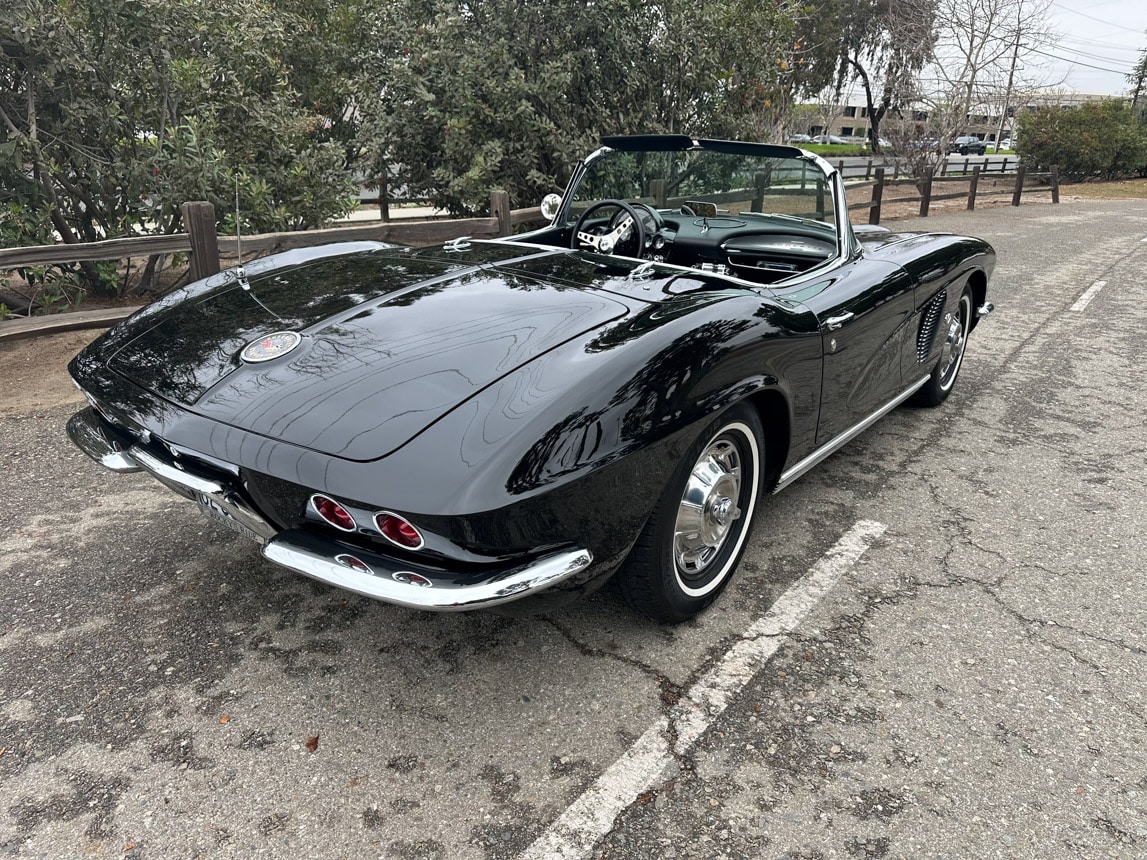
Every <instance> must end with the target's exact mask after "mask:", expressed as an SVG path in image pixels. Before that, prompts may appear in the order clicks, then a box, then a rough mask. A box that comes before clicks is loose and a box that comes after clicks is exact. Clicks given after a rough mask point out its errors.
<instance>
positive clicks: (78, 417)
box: [68, 406, 140, 473]
mask: <svg viewBox="0 0 1147 860" xmlns="http://www.w3.org/2000/svg"><path fill="white" fill-rule="evenodd" d="M68 438H70V439H71V440H72V442H74V443H75V445H76V447H77V448H79V449H80V450H81V451H83V452H84V453H85V454H87V455H88V456H89V457H91V458H92V459H93V460H95V461H96V462H97V463H99V464H100V465H101V466H103V467H104V468H105V469H111V471H113V472H120V473H126V472H138V471H139V470H140V466H139V464H138V463H136V461H135V460H133V459H132V457H131V455H130V454H128V448H130V447H131V442H130V440H128V439H127V438H126V437H124V438H120V436H119V434H117V433H116V432H115V430H114V429H113V428H112V427H111V426H110V425H109V424H107V422H105V421H104V420H103V419H102V418H100V417H99V415H98V414H97V413H96V411H95V410H94V409H93V408H92V407H90V406H89V407H87V408H86V409H81V410H80V411H79V412H77V413H76V414H75V415H73V416H72V417H71V418H69V419H68Z"/></svg>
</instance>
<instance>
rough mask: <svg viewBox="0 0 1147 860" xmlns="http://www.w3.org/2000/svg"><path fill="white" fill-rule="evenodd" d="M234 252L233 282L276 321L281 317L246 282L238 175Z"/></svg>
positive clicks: (237, 179) (237, 175)
mask: <svg viewBox="0 0 1147 860" xmlns="http://www.w3.org/2000/svg"><path fill="white" fill-rule="evenodd" d="M235 251H236V253H238V255H239V262H238V263H237V264H236V265H235V280H236V281H237V282H238V283H239V287H240V288H241V289H242V290H243V291H244V292H245V293H247V295H249V296H250V297H251V298H253V299H254V300H255V304H257V305H258V306H259V307H261V308H262V309H263V310H265V311H266V312H267V313H269V314H270V315H271V316H273V317H274V318H275V319H277V320H281V319H282V317H281V316H279V315H278V314H277V313H275V312H274V311H273V310H271V309H270V308H269V307H267V306H266V305H265V304H263V303H262V302H261V301H259V297H258V296H257V295H255V291H254V290H252V289H251V282H250V281H248V280H247V270H246V269H244V268H243V227H242V224H241V222H240V218H239V174H238V172H236V174H235Z"/></svg>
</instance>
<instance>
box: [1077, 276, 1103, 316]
mask: <svg viewBox="0 0 1147 860" xmlns="http://www.w3.org/2000/svg"><path fill="white" fill-rule="evenodd" d="M1106 286H1107V281H1096V282H1095V283H1094V284H1092V285H1091V286H1090V287H1088V288H1087V292H1085V293H1084V294H1083V295H1082V296H1080V297H1079V298H1078V299H1076V300H1075V304H1074V305H1072V306H1071V309H1072V310H1073V311H1081V310H1083V309H1084V308H1086V307H1087V306H1088V305H1089V304H1091V300H1092V299H1094V298H1095V294H1096V293H1098V292H1099V291H1100V290H1102V289H1103V288H1104V287H1106Z"/></svg>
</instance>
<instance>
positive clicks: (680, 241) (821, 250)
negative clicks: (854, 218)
mask: <svg viewBox="0 0 1147 860" xmlns="http://www.w3.org/2000/svg"><path fill="white" fill-rule="evenodd" d="M603 143H604V144H605V146H603V147H602V149H600V150H598V151H597V152H595V153H594V154H593V155H591V156H590V157H589V158H587V159H586V160H585V161H584V162H583V163H582V164H581V165H580V167H579V169H578V170H577V171H576V172H575V174H574V176H573V178H572V179H571V182H570V186H569V188H568V189H567V190H566V194H565V195H564V197H563V198H561V200H560V202H558V200H557V198H556V196H555V198H554V201H553V203H552V205H553V206H554V208H555V210H556V214H555V215H554V220H553V222H552V223H551V225H550V227H549V228H547V229H545V230H542V231H537V233H535V234H533V235H532V236H531V237H530V238H532V239H533V240H534V241H540V242H542V243H544V244H552V245H565V246H568V247H570V248H573V249H575V250H586V251H590V252H593V253H597V254H606V255H618V256H623V257H628V258H633V259H640V260H646V261H650V262H657V263H668V264H671V265H677V266H682V267H685V268H690V269H701V270H704V271H709V272H716V273H719V274H724V275H729V276H733V277H736V278H740V279H743V280H748V281H751V282H754V283H761V284H771V283H776V282H778V281H783V280H785V279H788V278H791V277H794V276H796V275H798V274H800V273H802V272H806V271H809V270H811V269H815V268H818V267H820V266H823V265H826V264H828V263H830V262H831V261H834V260H836V259H837V258H838V257H839V256H840V255H841V254H842V248H843V247H845V244H844V243H842V242H841V241H840V236H841V233H842V231H843V230H846V229H847V228H846V227H842V225H847V220H846V219H843V218H841V217H839V216H840V215H841V210H842V209H843V206H842V201H843V192H842V190H841V189H840V188H839V187H838V186H839V179H838V178H836V177H835V175H834V173H833V171H832V168H831V167H830V166H829V165H828V164H826V163H825V162H823V161H822V160H820V159H819V158H817V157H816V156H812V155H810V154H809V153H806V152H803V151H801V150H799V149H795V148H793V147H787V146H771V145H766V144H745V143H734V142H729V141H712V140H700V141H694V140H692V139H691V138H687V137H684V136H681V135H657V136H641V137H636V138H635V137H620V138H606V139H604V141H603Z"/></svg>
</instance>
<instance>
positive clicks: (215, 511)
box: [196, 493, 267, 544]
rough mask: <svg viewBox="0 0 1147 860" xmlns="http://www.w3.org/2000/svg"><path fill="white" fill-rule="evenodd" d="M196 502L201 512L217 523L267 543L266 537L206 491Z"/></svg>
mask: <svg viewBox="0 0 1147 860" xmlns="http://www.w3.org/2000/svg"><path fill="white" fill-rule="evenodd" d="M196 502H197V503H198V505H199V511H200V513H202V514H203V515H204V516H205V517H207V519H209V520H215V522H217V523H222V524H223V525H225V526H227V528H229V529H231V531H233V532H236V533H238V534H241V535H243V537H245V538H249V539H250V540H253V541H255V543H257V544H265V543H266V542H267V541H266V539H265V538H263V537H261V536H260V535H258V534H256V533H255V532H254V531H252V530H251V529H250V528H248V527H247V526H245V525H243V523H241V522H239V521H238V520H237V519H235V517H233V516H232V515H231V513H230V512H229V511H228V510H227V509H226V508H225V507H224V506H223V505H221V504H220V503H219V502H217V501H215V499H213V498H211V497H210V496H208V495H206V494H204V493H199V494H198V496H197V498H196Z"/></svg>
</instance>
